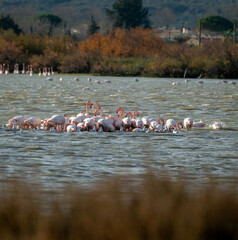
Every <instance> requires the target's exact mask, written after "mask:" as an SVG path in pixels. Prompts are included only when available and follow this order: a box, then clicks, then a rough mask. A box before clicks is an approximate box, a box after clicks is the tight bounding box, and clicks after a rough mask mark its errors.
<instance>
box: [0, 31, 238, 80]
mask: <svg viewBox="0 0 238 240" xmlns="http://www.w3.org/2000/svg"><path fill="white" fill-rule="evenodd" d="M0 63H1V64H5V65H6V66H7V65H9V67H10V72H13V68H14V65H15V64H16V63H18V64H19V66H20V68H21V66H22V64H23V63H25V65H26V66H27V65H32V66H33V70H34V71H35V72H38V69H39V68H43V67H53V69H54V71H55V72H60V73H89V74H94V75H116V76H153V77H183V76H184V72H185V70H186V69H187V70H186V73H187V75H186V77H191V78H193V77H194V78H196V77H198V76H199V75H200V74H201V75H202V77H206V78H229V79H235V78H237V76H238V45H236V44H233V43H232V41H231V40H230V39H226V40H225V41H224V42H210V43H207V44H204V45H203V46H190V45H188V44H186V43H181V44H179V43H165V42H163V40H162V39H160V37H159V35H155V34H154V32H153V30H152V29H143V28H135V29H130V30H125V29H115V30H114V31H113V32H111V33H108V34H99V33H96V34H94V35H92V36H89V37H88V38H87V39H86V40H85V41H81V42H78V41H76V40H74V38H73V37H71V36H68V35H59V36H39V35H35V34H20V35H17V34H15V33H14V32H13V31H12V30H8V31H3V30H2V31H1V33H0Z"/></svg>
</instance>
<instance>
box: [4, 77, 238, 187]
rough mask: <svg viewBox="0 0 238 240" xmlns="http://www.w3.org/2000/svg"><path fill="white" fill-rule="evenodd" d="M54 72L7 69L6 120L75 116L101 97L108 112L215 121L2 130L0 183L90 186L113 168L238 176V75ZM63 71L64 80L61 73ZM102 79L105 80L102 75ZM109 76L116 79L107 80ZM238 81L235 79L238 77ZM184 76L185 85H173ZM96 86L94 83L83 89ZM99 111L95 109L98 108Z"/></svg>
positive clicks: (194, 177) (226, 181) (223, 179)
mask: <svg viewBox="0 0 238 240" xmlns="http://www.w3.org/2000/svg"><path fill="white" fill-rule="evenodd" d="M88 77H89V76H79V78H80V80H79V81H75V80H74V78H75V76H74V75H54V76H52V78H53V81H47V80H45V77H42V76H37V75H35V76H32V77H30V76H28V75H13V74H9V75H0V86H1V87H0V125H3V124H6V122H7V120H9V119H10V118H12V117H14V116H16V115H30V116H37V117H40V118H41V119H45V118H48V117H51V116H52V115H53V114H67V115H68V116H73V115H75V114H78V113H79V112H80V111H85V103H86V101H88V100H90V101H91V102H92V103H94V102H98V103H100V105H101V108H102V109H103V111H104V115H107V114H112V115H116V113H115V111H116V109H117V108H118V107H123V108H124V112H128V111H134V110H135V109H137V110H138V112H139V113H140V116H141V117H142V116H145V115H150V116H154V117H163V118H165V119H168V118H173V119H175V120H176V121H183V119H184V118H186V117H192V118H193V120H194V121H199V120H203V121H204V122H206V123H207V124H209V125H211V124H213V123H214V122H215V121H219V122H222V123H223V124H224V128H223V129H222V130H213V129H212V128H210V127H207V128H203V129H193V130H192V131H185V130H182V131H181V132H180V133H178V134H156V133H120V132H114V133H91V132H78V133H66V132H64V133H57V132H46V131H37V130H29V131H23V132H20V131H6V130H2V131H0V185H2V184H3V183H4V182H6V181H9V180H18V179H24V180H25V181H27V182H28V183H30V184H33V185H34V184H39V185H41V186H42V187H43V188H45V189H52V190H53V189H54V190H57V189H62V188H65V187H66V186H68V185H70V186H74V185H79V186H86V187H87V186H90V185H91V184H94V183H96V182H97V181H99V180H101V179H104V178H105V177H110V176H118V175H119V176H127V177H128V176H131V177H133V178H134V179H138V180H139V179H140V177H141V175H143V174H144V173H153V174H154V175H156V176H161V177H163V176H164V177H169V178H171V179H175V180H176V178H177V177H181V176H183V178H184V179H186V180H188V181H190V182H192V183H193V184H194V185H196V184H197V185H206V184H207V182H210V181H212V182H214V183H215V184H217V185H219V186H221V187H226V186H227V185H230V186H234V187H237V183H238V150H237V149H238V91H237V90H238V81H237V84H236V85H233V84H230V83H231V82H232V81H231V80H228V83H224V82H223V81H222V80H214V79H213V80H209V79H204V80H203V81H204V83H203V84H199V83H198V80H197V79H192V80H191V81H190V82H188V83H185V81H184V79H161V78H138V79H139V81H138V82H135V81H134V78H129V77H95V76H91V79H92V81H88ZM60 78H63V81H60V80H59V79H60ZM96 80H100V81H101V82H102V83H101V84H96V83H95V82H94V81H96ZM104 80H111V83H105V82H104ZM233 81H234V80H233ZM172 82H177V83H178V84H177V85H174V86H173V85H172ZM85 87H89V88H90V90H83V88H85ZM90 112H91V110H90Z"/></svg>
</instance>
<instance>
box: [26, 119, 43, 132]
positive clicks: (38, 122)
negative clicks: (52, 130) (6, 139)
mask: <svg viewBox="0 0 238 240" xmlns="http://www.w3.org/2000/svg"><path fill="white" fill-rule="evenodd" d="M41 123H42V120H41V119H40V118H38V117H30V118H28V119H26V120H25V121H24V125H28V126H29V127H30V128H31V129H36V128H37V127H40V126H41Z"/></svg>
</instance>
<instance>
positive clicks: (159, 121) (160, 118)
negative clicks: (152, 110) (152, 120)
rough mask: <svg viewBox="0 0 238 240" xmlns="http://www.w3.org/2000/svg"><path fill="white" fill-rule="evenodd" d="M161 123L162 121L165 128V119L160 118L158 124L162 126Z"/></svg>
mask: <svg viewBox="0 0 238 240" xmlns="http://www.w3.org/2000/svg"><path fill="white" fill-rule="evenodd" d="M160 121H162V124H163V126H164V124H165V121H164V119H163V118H159V119H158V123H159V124H160Z"/></svg>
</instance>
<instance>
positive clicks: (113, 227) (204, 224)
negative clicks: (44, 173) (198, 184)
mask: <svg viewBox="0 0 238 240" xmlns="http://www.w3.org/2000/svg"><path fill="white" fill-rule="evenodd" d="M52 196H54V197H52ZM0 239H1V240H11V239H24V240H28V239H31V240H35V239H37V240H38V239H49V240H53V239H57V240H60V239H62V240H66V239H72V240H73V239H90V240H91V239H102V240H107V239H108V240H109V239H113V240H114V239H115V240H117V239H118V240H119V239H120V240H124V239H128V240H129V239H130V240H134V239H135V240H138V239H149V240H153V239H161V240H169V239H181V240H196V239H201V240H206V239H207V240H213V239H216V240H217V239H222V240H228V239H234V240H235V239H238V194H237V190H236V189H226V190H221V189H217V188H216V187H214V186H207V187H204V189H199V190H193V191H187V188H186V185H185V184H184V183H182V182H181V183H180V182H171V181H163V180H161V179H157V178H154V177H145V178H144V179H143V180H142V181H141V183H136V182H133V181H129V180H128V181H127V180H126V179H123V180H121V179H109V180H105V181H104V182H101V183H100V184H97V185H95V186H94V187H93V188H92V189H91V190H87V191H85V190H83V189H78V188H70V189H67V190H66V191H64V192H61V193H60V194H56V195H54V194H53V193H51V194H50V193H46V192H42V191H41V190H40V189H36V188H34V189H32V188H31V187H29V186H27V185H26V184H21V183H19V182H18V183H8V184H6V185H5V186H4V188H3V191H1V194H0Z"/></svg>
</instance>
